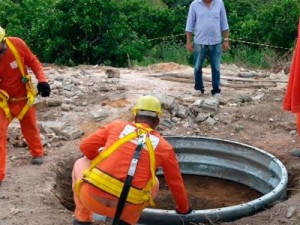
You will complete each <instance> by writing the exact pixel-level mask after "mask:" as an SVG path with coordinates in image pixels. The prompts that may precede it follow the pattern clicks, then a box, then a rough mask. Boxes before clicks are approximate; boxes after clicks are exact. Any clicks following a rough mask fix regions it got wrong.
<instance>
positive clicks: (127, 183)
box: [112, 134, 146, 225]
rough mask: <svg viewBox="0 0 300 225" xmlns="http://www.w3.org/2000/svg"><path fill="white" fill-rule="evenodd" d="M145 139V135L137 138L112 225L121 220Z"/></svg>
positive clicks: (116, 224)
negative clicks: (137, 141)
mask: <svg viewBox="0 0 300 225" xmlns="http://www.w3.org/2000/svg"><path fill="white" fill-rule="evenodd" d="M145 139H146V134H144V135H142V136H140V137H139V143H138V145H137V146H136V149H135V151H134V154H133V158H132V160H131V163H130V167H129V170H128V173H127V176H126V179H125V182H124V186H123V188H122V192H121V196H120V198H119V202H118V205H117V209H116V213H115V216H114V220H113V222H112V225H118V224H119V220H120V218H121V215H122V212H123V209H124V205H125V202H126V199H127V196H128V193H129V189H130V186H131V183H132V180H133V177H134V174H135V171H136V167H137V164H138V161H139V158H140V155H141V150H142V148H143V145H144V143H145V142H146V140H145Z"/></svg>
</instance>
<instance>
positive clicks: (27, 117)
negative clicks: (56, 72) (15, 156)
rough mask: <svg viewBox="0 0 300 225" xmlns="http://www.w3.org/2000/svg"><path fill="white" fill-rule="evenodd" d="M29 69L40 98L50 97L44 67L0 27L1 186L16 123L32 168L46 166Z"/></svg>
mask: <svg viewBox="0 0 300 225" xmlns="http://www.w3.org/2000/svg"><path fill="white" fill-rule="evenodd" d="M27 67H29V68H31V70H32V71H33V73H34V74H35V76H36V79H37V81H38V85H37V89H38V94H40V95H41V96H43V97H47V96H49V95H50V86H49V84H48V82H47V78H46V76H45V73H44V71H43V67H42V64H41V63H40V62H39V60H38V59H37V57H36V56H35V55H34V54H33V53H32V52H31V51H30V49H29V48H28V46H27V45H26V43H25V42H24V41H23V40H22V39H20V38H17V37H5V30H4V29H3V28H2V27H0V185H1V183H2V181H3V179H4V178H5V173H6V141H7V129H8V126H9V124H10V122H11V121H12V119H14V118H17V119H19V121H20V125H21V131H22V133H23V136H24V138H25V140H26V142H27V144H28V147H29V150H30V154H31V156H32V159H31V164H37V165H39V164H42V163H43V154H44V150H43V145H42V142H41V139H40V133H39V130H38V127H37V123H36V111H35V108H34V107H33V106H32V105H33V103H34V100H35V97H36V95H37V93H36V91H35V89H34V88H33V87H32V82H31V77H30V75H28V72H27Z"/></svg>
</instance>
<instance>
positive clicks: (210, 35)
mask: <svg viewBox="0 0 300 225" xmlns="http://www.w3.org/2000/svg"><path fill="white" fill-rule="evenodd" d="M185 31H186V41H187V42H186V48H187V50H188V51H190V52H194V77H195V86H194V88H195V90H196V91H197V92H198V93H199V94H204V91H205V89H204V85H203V79H202V65H203V62H204V60H205V57H207V56H208V57H209V60H210V66H211V73H212V90H211V94H212V95H213V96H218V95H220V93H221V89H220V64H221V55H222V47H223V50H224V51H226V50H228V49H229V26H228V21H227V15H226V11H225V6H224V3H223V1H222V0H194V1H193V2H192V3H191V5H190V9H189V13H188V18H187V22H186V29H185ZM193 33H194V40H193V42H192V34H193ZM222 37H223V42H222ZM222 43H223V44H222Z"/></svg>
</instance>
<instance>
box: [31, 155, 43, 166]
mask: <svg viewBox="0 0 300 225" xmlns="http://www.w3.org/2000/svg"><path fill="white" fill-rule="evenodd" d="M43 162H44V159H43V156H36V157H33V158H32V159H31V161H30V163H31V164H32V165H41V164H43Z"/></svg>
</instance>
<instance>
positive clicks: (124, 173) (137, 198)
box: [72, 95, 191, 225]
mask: <svg viewBox="0 0 300 225" xmlns="http://www.w3.org/2000/svg"><path fill="white" fill-rule="evenodd" d="M132 111H133V114H134V116H135V117H134V118H135V122H127V121H121V120H116V121H114V122H112V123H110V124H108V125H106V126H103V127H101V128H99V129H98V130H97V131H96V132H95V133H93V134H91V135H90V136H88V137H87V138H85V139H84V140H83V141H82V142H81V143H80V150H81V152H82V153H83V154H84V157H82V158H80V159H78V160H77V161H76V162H75V164H74V168H73V172H72V181H73V192H74V201H75V204H76V208H75V219H74V221H73V225H84V224H91V222H92V220H93V213H96V214H99V215H103V216H106V217H108V218H111V219H113V220H114V221H116V220H117V222H115V223H114V222H113V224H117V225H130V224H131V225H132V224H136V223H137V222H138V220H139V217H140V215H141V213H142V210H143V209H144V208H145V207H147V206H148V205H149V204H150V205H154V202H153V199H154V198H155V196H156V194H157V192H158V189H159V181H158V179H157V177H156V175H155V172H156V170H157V168H158V167H162V169H163V172H164V176H165V179H166V182H167V184H168V187H169V188H170V190H171V192H172V194H173V196H174V199H175V202H176V212H177V213H180V214H188V213H190V212H191V209H190V208H189V204H188V199H187V194H186V190H185V187H184V183H183V179H182V176H181V172H180V168H179V164H178V161H177V159H176V155H175V152H174V150H173V147H172V146H171V145H170V144H169V143H168V142H167V140H166V139H164V138H163V137H162V136H161V135H160V134H159V133H158V132H157V131H155V130H154V129H155V128H156V127H157V126H158V125H159V116H160V115H162V110H161V104H160V102H159V100H158V99H157V98H155V97H153V96H151V95H147V96H142V97H140V98H139V99H138V101H137V102H136V105H135V106H134V108H133V110H132ZM138 146H140V151H139V150H138ZM99 149H100V150H99ZM137 152H138V154H140V155H139V157H137V155H138V154H137ZM128 178H132V179H131V183H130V182H129V183H128ZM128 186H130V187H128ZM126 188H127V190H128V189H129V190H128V192H127V194H125V196H124V195H123V194H124V190H125V189H126Z"/></svg>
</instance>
